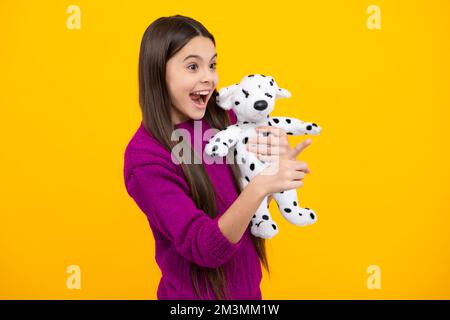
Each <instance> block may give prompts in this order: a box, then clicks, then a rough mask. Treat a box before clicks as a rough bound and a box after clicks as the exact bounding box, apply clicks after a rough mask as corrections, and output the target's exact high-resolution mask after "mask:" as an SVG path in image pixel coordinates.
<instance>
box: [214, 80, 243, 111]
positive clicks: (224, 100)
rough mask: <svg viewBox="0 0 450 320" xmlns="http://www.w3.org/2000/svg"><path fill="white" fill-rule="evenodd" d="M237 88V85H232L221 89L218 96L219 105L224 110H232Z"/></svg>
mask: <svg viewBox="0 0 450 320" xmlns="http://www.w3.org/2000/svg"><path fill="white" fill-rule="evenodd" d="M237 88H238V85H237V84H232V85H231V86H228V87H224V88H222V89H220V91H219V92H218V93H217V95H216V102H217V105H218V106H219V107H221V108H222V109H225V110H230V109H231V107H232V105H231V98H232V97H233V94H234V93H235V92H236V89H237Z"/></svg>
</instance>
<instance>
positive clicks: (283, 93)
mask: <svg viewBox="0 0 450 320" xmlns="http://www.w3.org/2000/svg"><path fill="white" fill-rule="evenodd" d="M290 96H291V93H290V92H289V91H287V90H286V89H283V88H278V89H277V94H276V97H277V99H280V98H289V97H290Z"/></svg>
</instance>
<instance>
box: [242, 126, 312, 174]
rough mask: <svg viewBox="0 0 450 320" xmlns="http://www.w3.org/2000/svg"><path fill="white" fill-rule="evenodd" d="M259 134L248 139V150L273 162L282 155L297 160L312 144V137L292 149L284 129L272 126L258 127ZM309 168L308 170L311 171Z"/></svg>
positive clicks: (260, 157)
mask: <svg viewBox="0 0 450 320" xmlns="http://www.w3.org/2000/svg"><path fill="white" fill-rule="evenodd" d="M255 129H256V132H257V133H258V136H256V137H251V138H249V139H248V144H247V150H248V151H251V152H254V153H256V156H257V157H258V159H260V160H263V161H267V162H273V161H278V158H280V157H287V158H288V159H291V160H295V159H296V158H297V156H298V155H299V154H300V152H302V150H303V149H305V148H306V147H307V146H308V145H310V144H311V142H312V141H311V139H306V140H305V141H303V142H300V143H298V144H297V145H296V146H295V147H294V148H292V149H291V147H290V145H289V141H288V138H287V134H286V132H285V131H284V130H283V129H280V128H276V127H272V126H260V127H256V128H255ZM309 172H310V171H309V169H308V172H306V173H309Z"/></svg>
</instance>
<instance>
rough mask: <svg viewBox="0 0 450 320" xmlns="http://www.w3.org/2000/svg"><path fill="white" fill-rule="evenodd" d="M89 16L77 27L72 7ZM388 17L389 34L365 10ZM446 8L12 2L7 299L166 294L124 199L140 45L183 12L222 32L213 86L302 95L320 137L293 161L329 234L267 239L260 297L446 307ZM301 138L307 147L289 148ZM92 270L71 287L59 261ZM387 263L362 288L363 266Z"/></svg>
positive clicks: (4, 8) (4, 230)
mask: <svg viewBox="0 0 450 320" xmlns="http://www.w3.org/2000/svg"><path fill="white" fill-rule="evenodd" d="M71 4H76V5H78V6H79V7H80V9H81V29H80V30H69V29H68V28H67V27H66V20H67V18H68V16H69V14H67V13H66V9H67V7H68V6H69V5H71ZM371 4H376V5H378V6H379V7H380V8H381V27H382V28H381V30H369V29H368V28H367V26H366V20H367V18H368V17H369V15H368V14H367V13H366V9H367V7H368V6H369V5H371ZM449 7H450V3H449V2H448V1H444V0H442V1H378V0H377V1H362V0H358V1H356V0H355V1H295V2H294V1H292V2H289V1H275V2H274V1H266V2H263V1H223V2H218V3H214V2H211V1H188V2H187V1H163V2H160V1H5V0H3V1H1V2H0V41H1V50H0V81H1V82H0V85H1V94H0V108H1V109H0V110H1V116H0V136H1V148H0V164H1V166H0V173H1V176H0V177H1V178H0V181H1V182H0V197H1V201H0V214H1V216H0V298H3V299H102V298H105V299H155V298H156V289H157V285H158V281H159V277H160V271H159V269H158V268H157V265H156V263H155V260H154V241H153V237H152V234H151V230H150V228H149V226H148V223H147V220H146V218H145V216H144V214H143V213H142V212H141V211H140V210H139V208H138V207H137V205H136V204H135V203H134V202H133V200H132V199H131V198H130V197H129V196H128V194H127V193H126V190H125V188H124V182H123V176H122V170H123V152H124V149H125V146H126V144H127V142H128V141H129V139H130V138H131V135H132V134H133V133H134V132H135V130H136V129H137V126H138V125H139V122H140V116H141V114H140V109H139V105H138V95H137V94H138V91H137V63H138V52H139V45H140V40H141V37H142V34H143V32H144V30H145V29H146V28H147V26H148V25H149V24H150V23H151V22H152V21H154V20H155V19H156V18H158V17H160V16H168V15H173V14H177V13H179V14H183V15H187V16H191V17H193V18H195V19H198V20H199V21H201V22H202V23H203V24H204V25H205V26H206V27H207V28H208V29H209V30H210V31H211V32H212V33H213V34H214V36H215V37H216V41H217V52H218V71H219V78H220V82H219V88H220V87H222V86H226V85H229V84H231V83H234V82H236V81H237V80H239V79H240V78H241V77H242V76H243V75H245V74H249V73H263V74H267V75H271V76H273V77H274V78H275V79H276V80H277V82H278V83H279V85H280V86H282V87H284V88H287V89H288V90H290V91H291V92H292V94H293V96H292V98H290V99H284V100H280V101H279V102H278V103H277V109H276V110H275V111H274V113H273V115H286V116H287V115H290V116H295V117H298V118H300V119H302V120H304V121H314V122H317V123H318V124H320V125H321V126H322V128H323V133H322V134H321V135H320V136H317V137H313V143H312V145H311V146H310V147H309V148H308V149H307V150H305V152H304V153H303V155H302V156H301V158H300V159H303V160H305V161H306V162H307V163H308V164H309V166H310V168H311V170H312V173H311V174H310V175H309V176H308V177H307V178H306V179H305V185H304V186H303V187H302V188H301V189H299V199H300V202H301V204H302V205H303V206H307V207H311V208H313V209H314V210H315V211H316V212H317V214H318V216H319V220H318V223H317V224H316V225H314V226H311V227H307V228H298V227H295V226H292V225H290V224H289V223H287V222H286V221H285V220H284V219H283V218H282V217H281V215H280V214H279V213H278V212H277V208H276V205H275V203H272V205H271V211H272V214H273V216H274V219H275V220H276V221H277V222H278V224H279V226H280V229H281V231H280V233H279V235H277V237H275V238H273V239H272V240H270V241H269V242H268V251H269V260H270V263H271V267H272V273H271V277H270V278H269V277H268V276H267V274H266V273H264V278H263V282H262V287H261V288H262V293H263V298H264V299H279V298H283V299H331V298H337V299H349V298H353V299H400V298H404V299H415V298H424V299H431V298H437V299H441V298H446V299H448V298H450V274H449V270H450V250H449V244H450V233H449V231H450V217H449V213H450V210H449V209H450V205H449V196H450V194H449V190H450V185H449V181H450V180H449V163H450V157H449V148H448V146H449V144H448V142H449V138H450V124H449V107H450V97H449V88H450V81H449V73H450V69H449V58H448V57H449V56H450V52H449V51H450V50H449V41H448V39H450V22H449V21H450V17H449V13H450V10H449V9H450V8H449ZM290 139H291V140H290V141H291V143H292V145H293V144H294V143H295V142H299V141H301V140H302V139H304V137H290ZM69 265H78V266H80V268H81V289H79V290H69V289H68V288H67V287H66V279H67V277H68V276H69V275H68V274H67V273H66V268H67V267H68V266H69ZM370 265H377V266H379V267H380V269H381V286H382V287H381V289H380V290H369V289H368V288H367V286H366V280H367V278H368V276H369V274H367V268H368V266H370Z"/></svg>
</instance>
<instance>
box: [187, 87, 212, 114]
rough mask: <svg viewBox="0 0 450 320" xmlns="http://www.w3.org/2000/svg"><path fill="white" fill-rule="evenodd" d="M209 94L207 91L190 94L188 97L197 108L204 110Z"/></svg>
mask: <svg viewBox="0 0 450 320" xmlns="http://www.w3.org/2000/svg"><path fill="white" fill-rule="evenodd" d="M209 94H210V91H209V90H204V91H195V92H192V93H190V94H189V97H190V98H191V100H192V102H193V103H194V105H195V106H196V107H197V108H200V109H204V108H205V107H206V102H207V101H208V96H209Z"/></svg>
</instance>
